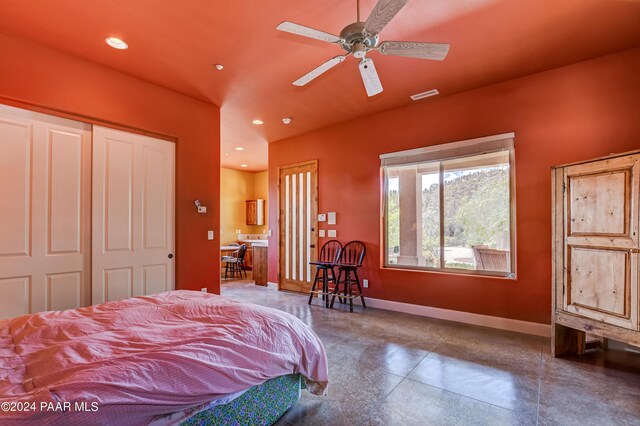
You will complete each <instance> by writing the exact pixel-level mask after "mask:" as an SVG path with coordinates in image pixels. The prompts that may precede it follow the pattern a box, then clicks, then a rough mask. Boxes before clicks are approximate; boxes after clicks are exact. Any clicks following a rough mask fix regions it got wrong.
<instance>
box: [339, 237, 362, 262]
mask: <svg viewBox="0 0 640 426" xmlns="http://www.w3.org/2000/svg"><path fill="white" fill-rule="evenodd" d="M366 251H367V250H366V249H365V248H364V243H363V242H362V241H350V242H348V243H347V244H346V245H344V246H343V247H342V251H341V253H340V261H339V263H341V264H343V265H353V266H360V265H362V261H363V260H364V255H365V254H366Z"/></svg>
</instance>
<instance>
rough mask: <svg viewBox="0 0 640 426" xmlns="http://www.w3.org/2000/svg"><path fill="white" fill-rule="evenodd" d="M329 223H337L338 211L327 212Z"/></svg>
mask: <svg viewBox="0 0 640 426" xmlns="http://www.w3.org/2000/svg"><path fill="white" fill-rule="evenodd" d="M327 224H329V225H335V224H336V212H329V213H327Z"/></svg>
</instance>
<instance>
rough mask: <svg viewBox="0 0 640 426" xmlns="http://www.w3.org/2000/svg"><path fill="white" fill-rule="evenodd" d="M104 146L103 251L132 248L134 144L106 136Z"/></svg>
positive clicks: (130, 249) (128, 249)
mask: <svg viewBox="0 0 640 426" xmlns="http://www.w3.org/2000/svg"><path fill="white" fill-rule="evenodd" d="M105 149H106V159H105V167H104V177H103V179H104V186H105V192H106V193H105V194H104V197H105V201H104V214H105V224H104V225H105V229H104V235H105V247H104V251H105V252H110V251H122V250H124V251H132V250H133V168H134V157H133V150H134V146H133V144H132V143H131V142H123V141H120V140H115V139H108V140H107V141H106V144H105Z"/></svg>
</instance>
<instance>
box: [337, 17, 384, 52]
mask: <svg viewBox="0 0 640 426" xmlns="http://www.w3.org/2000/svg"><path fill="white" fill-rule="evenodd" d="M364 24H365V23H364V22H354V23H353V24H349V25H347V26H346V27H344V29H343V30H342V31H341V32H340V38H342V39H344V40H345V42H344V43H341V46H342V48H343V49H344V50H346V51H347V52H348V53H352V52H353V56H355V57H356V58H362V57H364V55H365V53H367V52H368V51H369V50H371V49H373V48H375V47H376V46H377V45H378V36H377V35H375V36H369V37H367V36H366V35H365V33H364Z"/></svg>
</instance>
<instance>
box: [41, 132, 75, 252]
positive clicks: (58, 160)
mask: <svg viewBox="0 0 640 426" xmlns="http://www.w3.org/2000/svg"><path fill="white" fill-rule="evenodd" d="M48 136H49V141H48V143H49V146H48V154H49V158H48V159H47V163H48V166H49V176H47V180H48V188H47V192H48V193H47V199H48V208H49V217H48V233H47V237H48V238H47V240H48V244H47V245H48V254H58V253H80V252H81V251H82V231H83V226H82V213H83V211H82V207H83V206H82V199H83V184H82V182H83V170H82V169H83V167H82V166H83V161H82V136H81V135H79V134H74V133H69V132H64V131H60V130H50V131H49V135H48Z"/></svg>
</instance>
